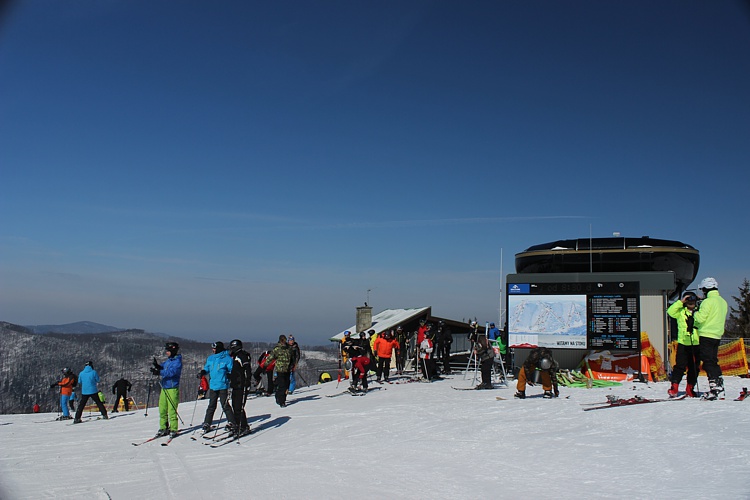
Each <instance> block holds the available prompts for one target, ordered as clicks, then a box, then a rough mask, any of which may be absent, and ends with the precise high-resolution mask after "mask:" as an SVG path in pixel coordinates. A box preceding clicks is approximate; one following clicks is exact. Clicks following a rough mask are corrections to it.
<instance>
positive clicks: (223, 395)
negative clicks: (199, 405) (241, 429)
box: [203, 389, 232, 425]
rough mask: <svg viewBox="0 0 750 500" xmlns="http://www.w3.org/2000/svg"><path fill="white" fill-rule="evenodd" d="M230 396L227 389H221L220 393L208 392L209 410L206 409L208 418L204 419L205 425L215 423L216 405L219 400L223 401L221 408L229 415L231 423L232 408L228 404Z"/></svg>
mask: <svg viewBox="0 0 750 500" xmlns="http://www.w3.org/2000/svg"><path fill="white" fill-rule="evenodd" d="M228 394H229V391H228V390H227V389H219V390H218V391H215V390H213V389H209V390H208V408H206V416H205V417H204V418H203V425H211V424H212V423H213V421H214V413H216V404H217V403H218V401H219V400H220V401H221V408H222V409H223V410H224V413H225V414H226V415H227V421H228V422H231V420H230V418H231V417H230V416H229V415H230V414H231V413H232V407H231V406H229V405H228V404H227V396H228ZM227 410H229V411H227Z"/></svg>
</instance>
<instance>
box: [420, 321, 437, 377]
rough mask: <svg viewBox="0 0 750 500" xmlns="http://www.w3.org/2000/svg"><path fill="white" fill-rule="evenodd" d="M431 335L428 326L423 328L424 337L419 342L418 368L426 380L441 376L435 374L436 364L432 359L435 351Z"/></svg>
mask: <svg viewBox="0 0 750 500" xmlns="http://www.w3.org/2000/svg"><path fill="white" fill-rule="evenodd" d="M433 337H434V335H433V333H432V331H431V330H430V329H429V328H428V329H427V330H425V333H424V339H423V340H422V342H420V343H419V361H420V369H421V370H422V376H423V377H424V378H425V379H426V380H427V381H432V380H441V377H438V376H437V365H436V364H435V360H434V359H433V353H434V351H435V343H434V342H433Z"/></svg>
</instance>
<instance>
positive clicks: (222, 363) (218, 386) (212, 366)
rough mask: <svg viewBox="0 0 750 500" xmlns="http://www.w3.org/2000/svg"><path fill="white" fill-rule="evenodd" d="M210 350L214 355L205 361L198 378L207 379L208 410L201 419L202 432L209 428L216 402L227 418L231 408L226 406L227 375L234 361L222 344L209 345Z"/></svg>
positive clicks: (227, 391)
mask: <svg viewBox="0 0 750 500" xmlns="http://www.w3.org/2000/svg"><path fill="white" fill-rule="evenodd" d="M211 349H213V351H214V353H213V354H211V355H210V356H209V357H208V359H206V365H205V366H204V367H203V370H201V372H200V373H199V376H202V375H208V378H209V381H208V408H206V416H205V417H204V418H203V430H204V431H207V430H209V429H210V428H211V424H212V423H213V420H214V413H215V412H216V403H217V400H219V399H220V400H221V408H222V410H223V411H224V413H226V414H227V416H228V415H229V414H230V413H232V408H231V407H230V406H228V405H227V396H228V394H229V374H230V373H231V372H232V364H233V363H234V360H233V359H232V356H230V355H229V352H228V351H226V350H225V349H224V343H223V342H214V343H213V344H211ZM230 422H231V420H230Z"/></svg>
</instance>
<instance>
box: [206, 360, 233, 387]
mask: <svg viewBox="0 0 750 500" xmlns="http://www.w3.org/2000/svg"><path fill="white" fill-rule="evenodd" d="M232 364H234V360H233V359H232V356H230V355H229V351H221V352H217V353H216V354H212V355H210V356H209V357H208V359H207V360H206V366H204V367H203V369H204V370H206V371H207V372H208V377H209V382H208V387H209V389H211V390H214V391H221V390H223V389H229V374H230V373H232Z"/></svg>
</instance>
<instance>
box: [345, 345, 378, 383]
mask: <svg viewBox="0 0 750 500" xmlns="http://www.w3.org/2000/svg"><path fill="white" fill-rule="evenodd" d="M365 335H366V334H365V332H360V334H359V339H354V340H352V339H350V340H349V341H347V342H345V343H344V347H343V349H344V352H345V353H346V355H347V357H348V358H349V360H350V362H351V363H350V364H351V372H352V373H351V374H352V380H351V384H350V386H349V391H351V392H353V393H355V392H359V391H360V389H359V388H358V387H357V386H358V385H359V384H360V383H361V384H362V388H361V390H362V391H363V392H367V390H368V384H367V371H368V366H369V365H370V358H371V356H370V355H369V354H368V353H369V349H370V343H369V342H368V341H367V339H366V338H365Z"/></svg>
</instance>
